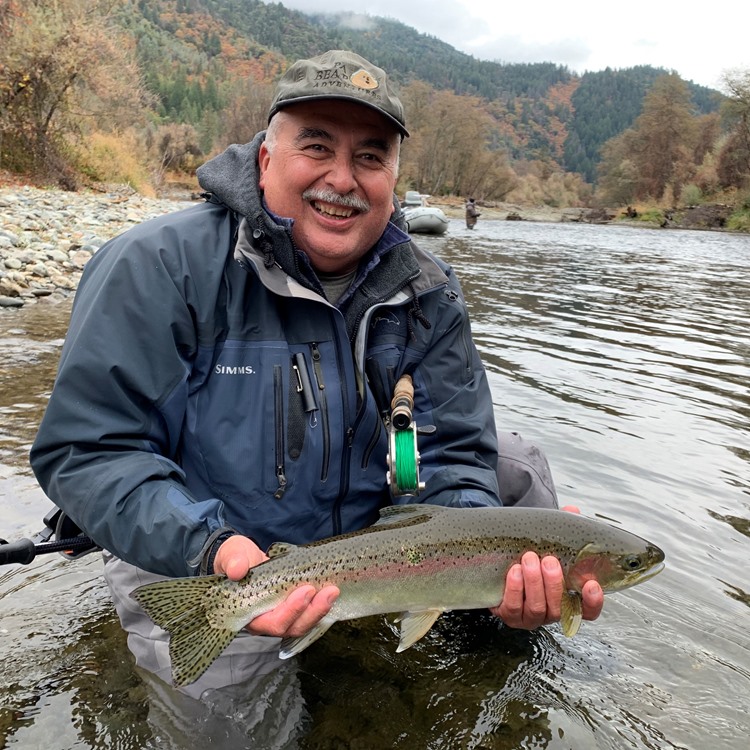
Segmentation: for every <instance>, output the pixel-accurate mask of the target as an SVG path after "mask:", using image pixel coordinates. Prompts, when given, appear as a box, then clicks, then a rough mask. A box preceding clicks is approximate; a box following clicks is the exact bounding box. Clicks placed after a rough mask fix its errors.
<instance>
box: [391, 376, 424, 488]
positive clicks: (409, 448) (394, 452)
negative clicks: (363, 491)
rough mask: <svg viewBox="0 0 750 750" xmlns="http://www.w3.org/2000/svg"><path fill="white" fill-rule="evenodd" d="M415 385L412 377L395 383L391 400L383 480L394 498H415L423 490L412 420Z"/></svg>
mask: <svg viewBox="0 0 750 750" xmlns="http://www.w3.org/2000/svg"><path fill="white" fill-rule="evenodd" d="M413 408H414V383H413V381H412V379H411V375H404V376H402V377H401V378H400V379H399V381H398V382H397V383H396V387H395V388H394V390H393V399H392V400H391V419H390V426H389V430H388V432H389V434H388V472H387V473H386V480H387V482H388V484H389V486H390V488H391V494H392V495H393V496H394V497H402V496H404V495H418V494H419V493H420V492H421V491H422V490H423V489H424V488H425V485H424V482H420V481H419V452H418V451H417V425H416V424H415V422H414V420H413V418H412V410H413Z"/></svg>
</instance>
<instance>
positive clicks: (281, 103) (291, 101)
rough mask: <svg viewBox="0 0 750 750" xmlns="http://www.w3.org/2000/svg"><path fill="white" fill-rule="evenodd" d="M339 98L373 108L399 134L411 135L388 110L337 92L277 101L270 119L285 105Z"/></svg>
mask: <svg viewBox="0 0 750 750" xmlns="http://www.w3.org/2000/svg"><path fill="white" fill-rule="evenodd" d="M326 99H327V100H329V101H330V100H332V99H335V100H338V101H342V102H353V103H354V104H361V105H362V106H363V107H367V108H368V109H371V110H373V111H375V112H377V113H378V114H380V115H383V117H384V118H385V119H386V120H387V121H388V122H390V123H391V125H393V127H394V128H396V130H397V131H398V133H399V135H401V136H402V137H403V138H408V137H409V131H408V130H407V129H406V128H405V127H404V126H403V125H402V124H401V123H400V122H399V121H398V120H397V119H396V118H395V117H394V116H393V115H390V114H388V112H386V111H384V110H382V109H381V108H380V107H376V106H375V105H374V104H370V103H369V102H365V101H362V100H361V99H357V98H355V97H353V96H337V95H336V94H324V95H321V94H315V95H313V96H295V97H294V99H286V100H281V101H278V102H276V103H275V104H274V105H273V107H272V108H271V111H270V112H269V113H268V121H269V122H270V121H271V118H272V117H273V116H274V115H275V114H276V113H277V112H278V111H279V110H281V109H284V108H285V107H290V106H292V105H293V104H304V103H305V102H313V101H323V100H326Z"/></svg>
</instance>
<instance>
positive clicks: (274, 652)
mask: <svg viewBox="0 0 750 750" xmlns="http://www.w3.org/2000/svg"><path fill="white" fill-rule="evenodd" d="M407 136H408V132H407V130H406V127H405V124H404V112H403V108H402V106H401V102H400V101H399V100H398V98H397V97H396V96H395V94H394V93H393V91H392V89H391V86H390V84H389V82H388V79H387V76H386V74H385V73H384V71H382V70H381V69H380V68H378V67H376V66H374V65H372V64H371V63H369V62H368V61H367V60H365V59H363V58H361V57H359V56H358V55H356V54H354V53H352V52H345V51H340V50H337V51H331V52H327V53H326V54H324V55H321V56H320V57H317V58H314V59H311V60H300V61H298V62H297V63H295V64H294V65H292V66H291V67H290V68H289V70H288V71H287V72H286V73H285V75H284V76H283V78H282V80H281V81H280V83H279V87H278V92H277V95H276V98H275V99H274V102H273V104H272V107H271V111H270V114H269V126H268V130H267V131H266V132H264V133H259V134H258V135H257V136H256V137H255V139H254V140H253V141H252V142H251V143H248V144H245V145H235V146H231V147H230V148H229V149H227V151H225V152H224V153H223V154H221V155H219V156H218V157H216V158H215V159H213V160H211V161H209V162H208V163H206V164H205V165H204V166H202V167H201V168H200V169H199V170H198V178H199V181H200V183H201V185H202V187H203V188H204V190H205V191H206V195H207V201H206V202H205V203H204V204H202V205H200V206H195V207H192V208H190V209H187V210H185V211H181V212H178V213H176V214H171V215H169V216H165V217H161V218H159V219H155V220H153V221H150V222H147V223H145V224H143V225H141V226H139V227H136V228H134V229H132V230H130V231H129V232H127V233H125V234H123V235H121V236H120V237H117V238H115V239H114V240H112V241H111V242H109V243H108V244H107V245H106V246H105V247H103V248H102V249H101V250H100V251H99V252H98V253H97V254H96V256H95V257H94V258H93V259H92V261H91V262H90V263H89V264H88V265H87V267H86V272H85V274H84V278H83V279H82V281H81V284H80V286H79V289H78V292H77V295H76V302H75V306H74V310H73V315H72V318H71V325H70V330H69V334H68V337H67V339H66V343H65V347H64V350H63V354H62V357H61V362H60V368H59V373H58V378H57V381H56V384H55V388H54V391H53V393H52V396H51V398H50V402H49V407H48V409H47V412H46V414H45V417H44V420H43V422H42V425H41V427H40V430H39V434H38V436H37V439H36V442H35V444H34V446H33V448H32V453H31V461H32V466H33V468H34V471H35V472H36V474H37V477H38V479H39V481H40V484H41V485H42V487H43V488H44V489H45V491H46V492H47V494H48V496H49V497H50V498H51V499H52V500H53V501H54V502H55V503H56V504H57V505H59V506H60V507H61V508H62V509H63V510H65V511H66V512H67V514H68V515H69V516H70V517H71V518H72V519H73V520H74V521H75V522H76V523H77V524H78V526H79V527H80V528H81V529H83V530H84V531H85V532H86V533H87V534H88V535H89V536H91V537H92V538H93V539H94V540H95V541H96V542H97V543H98V544H99V545H100V546H101V547H103V549H104V550H106V552H105V555H104V557H105V575H106V577H107V581H108V583H109V586H110V590H111V592H112V596H113V599H114V602H115V605H116V608H117V611H118V614H119V616H120V619H121V622H122V624H123V626H124V627H125V629H126V630H127V631H128V644H129V646H130V648H131V650H132V651H133V653H134V654H135V656H136V661H137V663H138V664H139V665H141V666H143V667H144V668H146V669H148V670H150V671H152V672H154V673H156V674H157V675H159V676H160V677H162V678H163V679H164V680H165V681H167V682H169V680H170V671H171V668H170V663H169V654H168V637H167V634H166V633H165V632H164V631H162V630H160V629H159V628H157V627H156V626H154V625H153V623H152V622H151V621H150V620H149V619H148V617H147V616H146V614H145V613H144V612H143V610H141V609H140V607H139V606H138V604H137V603H136V602H135V600H134V599H132V598H131V597H130V592H131V591H132V590H133V589H134V588H136V587H138V586H140V585H142V584H144V583H147V582H149V581H153V580H157V579H158V578H160V577H164V576H187V575H200V574H205V573H211V572H217V573H222V574H226V575H227V576H229V577H230V578H232V579H235V580H236V579H239V578H241V577H243V576H244V575H245V574H246V573H247V572H248V570H249V569H250V568H251V567H252V566H254V565H257V564H259V563H261V562H262V561H263V560H265V559H267V557H266V554H265V552H264V550H266V549H267V548H268V547H269V546H270V545H271V544H272V543H273V542H275V541H278V540H283V541H285V542H288V543H294V544H305V543H309V542H314V541H316V540H318V539H322V538H324V537H329V536H332V535H335V534H339V533H343V532H348V531H353V530H357V529H361V528H363V527H364V526H367V525H369V524H371V523H373V522H374V521H375V520H376V519H377V518H378V513H379V509H380V508H382V507H383V506H386V505H389V504H392V503H395V502H426V503H434V504H440V505H448V506H454V507H470V506H498V507H499V506H501V505H502V503H501V498H504V497H510V496H512V495H513V494H514V492H513V488H511V487H501V488H499V487H498V479H497V477H498V471H497V467H498V443H497V436H496V431H495V425H494V418H493V405H492V399H491V395H490V390H489V386H488V383H487V377H486V374H485V371H484V368H483V366H482V363H481V361H480V358H479V355H478V353H477V351H476V349H475V347H474V344H473V342H472V338H471V330H470V325H469V318H468V313H467V309H466V304H465V302H464V299H463V295H462V292H461V287H460V285H459V282H458V280H457V279H456V276H455V274H454V273H453V271H452V269H451V268H450V266H448V265H447V264H446V263H444V262H443V261H441V260H440V259H438V258H436V257H434V256H432V255H430V254H429V253H427V252H425V251H424V250H422V249H421V248H419V247H418V246H417V245H416V244H415V243H413V242H412V240H411V239H410V237H409V236H408V235H407V234H406V232H405V231H404V222H403V219H402V216H401V211H400V208H398V201H397V200H396V199H395V196H394V189H395V186H396V180H397V177H398V164H399V150H400V146H401V142H402V140H403V138H405V137H407ZM404 374H409V375H411V377H412V379H413V382H414V386H415V395H414V409H413V414H414V418H415V421H416V423H417V424H418V425H420V426H422V425H424V426H426V425H430V426H432V427H431V429H429V430H426V431H425V434H423V435H420V438H419V440H420V442H419V450H420V457H421V468H420V471H421V474H422V478H423V479H424V481H425V489H424V490H423V491H422V492H421V493H420V494H419V495H418V496H410V497H393V496H391V493H390V488H389V484H388V482H387V480H386V472H387V466H386V455H387V452H388V438H387V431H386V430H385V429H384V425H383V421H384V418H385V417H386V415H387V414H389V411H390V409H389V407H390V401H391V397H392V394H393V389H394V386H395V383H396V381H397V380H398V379H399V378H400V377H401V376H402V375H404ZM524 491H525V490H524ZM498 512H502V510H499V511H498ZM562 587H563V579H562V571H561V568H560V565H559V563H558V561H557V560H556V559H554V558H545V559H544V560H543V561H540V560H539V558H538V557H537V556H536V555H535V554H533V553H527V554H526V555H525V556H524V558H523V561H522V563H521V564H519V565H516V566H514V567H513V568H512V569H511V570H510V572H509V574H508V581H507V585H506V589H505V595H504V598H503V601H502V602H500V601H499V600H500V594H499V593H498V607H497V608H495V609H493V612H494V613H495V614H497V615H498V616H500V617H502V619H503V620H504V621H505V622H506V623H507V624H509V625H511V626H514V627H523V628H535V627H538V626H540V625H542V624H545V623H550V622H554V621H556V620H559V618H560V604H561V595H562ZM337 595H338V590H337V589H336V587H335V586H325V587H323V588H322V589H321V590H315V588H313V587H312V586H301V587H300V588H298V589H296V590H295V591H294V592H292V594H290V596H289V597H288V598H287V600H286V601H285V602H283V603H282V604H280V605H279V606H278V607H276V608H275V609H274V610H272V611H270V612H268V613H266V614H263V615H261V616H259V617H257V618H255V619H254V620H253V621H252V622H250V623H249V624H248V625H247V628H246V632H245V633H244V634H243V637H240V638H237V639H235V640H234V641H233V643H232V644H231V645H230V646H229V648H228V649H227V650H226V651H225V652H224V655H223V656H222V657H221V658H220V659H219V660H218V661H217V662H215V663H214V665H213V666H212V667H211V668H210V669H209V670H208V671H207V672H206V673H205V674H204V675H203V677H201V678H200V680H199V681H198V682H197V683H195V684H193V685H191V686H189V687H188V688H185V691H186V692H189V693H190V694H192V695H195V696H199V695H201V694H202V692H203V691H204V690H205V689H207V688H211V687H221V686H223V685H226V684H228V683H234V682H238V681H240V680H242V679H245V678H247V677H249V676H251V675H258V674H262V673H264V672H269V671H271V670H273V669H275V668H276V667H278V666H279V664H280V661H279V659H278V648H279V638H283V637H298V636H300V635H303V634H304V633H306V632H308V631H309V630H310V629H311V628H312V627H313V626H314V625H315V624H316V623H318V622H319V621H320V619H321V618H323V617H324V616H325V615H326V613H327V612H328V611H329V609H330V607H331V604H332V602H333V601H335V598H336V596H337ZM583 599H584V607H583V616H584V618H586V619H593V618H595V617H597V616H598V615H599V612H600V611H601V607H602V593H601V589H600V588H599V586H598V584H597V583H596V582H595V581H589V583H588V584H587V585H586V587H585V588H584V597H583ZM259 636H273V637H272V638H269V637H259ZM199 647H200V644H197V645H196V648H199Z"/></svg>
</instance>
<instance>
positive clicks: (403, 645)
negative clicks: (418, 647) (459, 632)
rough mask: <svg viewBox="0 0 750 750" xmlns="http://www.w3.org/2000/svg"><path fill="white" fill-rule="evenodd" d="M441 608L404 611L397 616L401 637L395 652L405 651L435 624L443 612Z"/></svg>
mask: <svg viewBox="0 0 750 750" xmlns="http://www.w3.org/2000/svg"><path fill="white" fill-rule="evenodd" d="M443 611H444V610H442V609H425V610H422V611H420V612H404V613H403V614H402V615H401V617H400V618H399V620H398V621H399V622H400V623H401V639H400V640H399V642H398V648H397V649H396V653H400V652H401V651H406V649H407V648H409V646H413V645H414V644H415V643H416V642H417V641H418V640H419V639H420V638H421V637H422V636H423V635H425V633H427V631H428V630H429V629H430V628H431V627H432V626H433V625H434V624H435V620H437V618H438V617H440V615H441V614H443Z"/></svg>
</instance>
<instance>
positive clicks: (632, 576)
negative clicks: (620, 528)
mask: <svg viewBox="0 0 750 750" xmlns="http://www.w3.org/2000/svg"><path fill="white" fill-rule="evenodd" d="M627 536H628V537H629V539H628V540H627V541H626V542H625V543H620V544H618V543H613V542H612V541H611V540H609V541H607V542H590V543H588V544H586V545H585V546H584V547H582V548H581V550H580V551H579V552H578V554H577V555H576V558H575V560H574V561H573V563H572V564H571V565H570V568H569V569H568V571H567V574H566V577H565V578H566V582H567V585H568V589H572V590H574V591H579V592H580V591H581V589H582V588H583V585H584V584H585V583H586V581H590V580H596V581H598V582H599V585H600V586H601V587H602V589H603V590H604V591H605V592H612V591H622V590H623V589H627V588H629V587H630V586H635V585H636V584H639V583H643V582H644V581H647V580H648V579H649V578H653V577H654V576H655V575H656V574H657V573H660V572H661V571H662V570H663V569H664V552H663V551H662V550H661V549H659V547H657V546H656V545H655V544H652V543H651V542H647V541H646V540H645V539H640V537H635V536H633V535H631V534H628V535H627Z"/></svg>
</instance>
